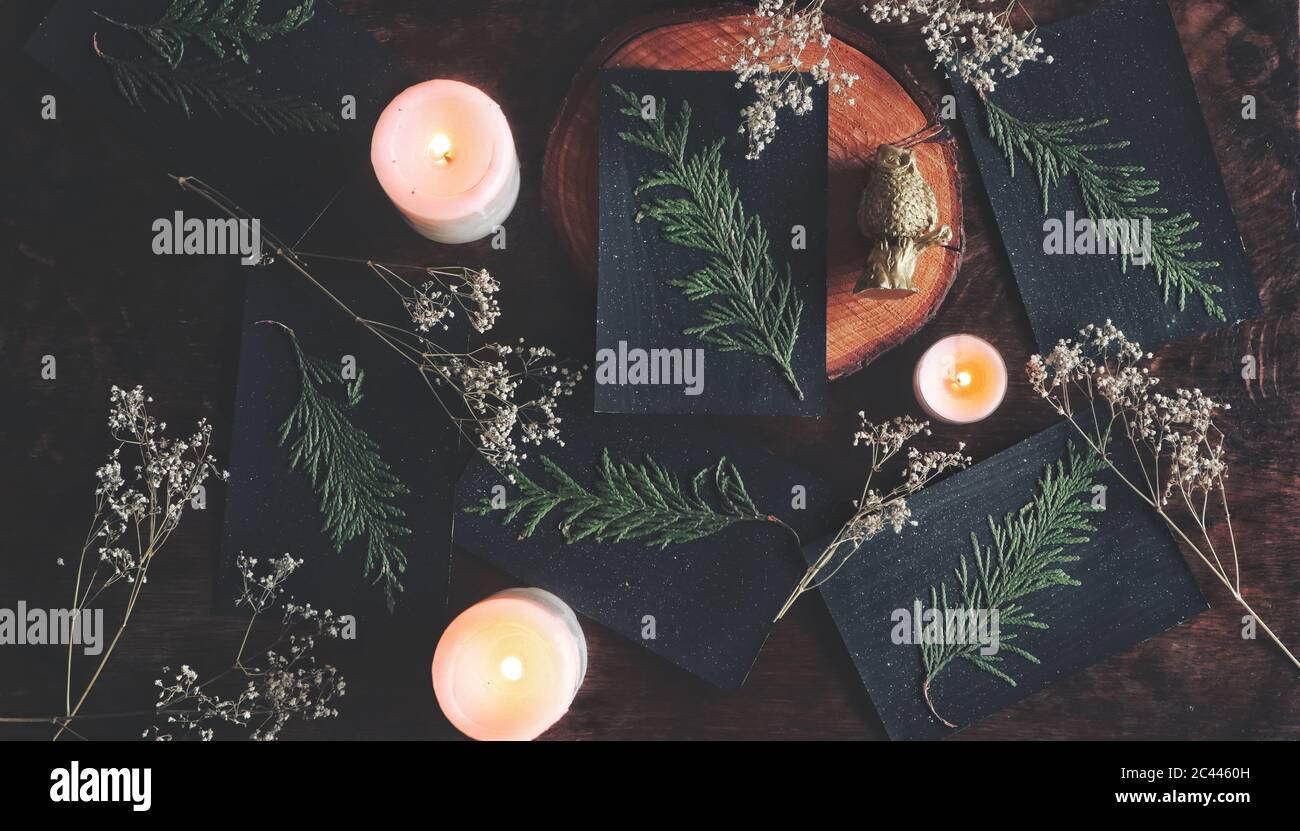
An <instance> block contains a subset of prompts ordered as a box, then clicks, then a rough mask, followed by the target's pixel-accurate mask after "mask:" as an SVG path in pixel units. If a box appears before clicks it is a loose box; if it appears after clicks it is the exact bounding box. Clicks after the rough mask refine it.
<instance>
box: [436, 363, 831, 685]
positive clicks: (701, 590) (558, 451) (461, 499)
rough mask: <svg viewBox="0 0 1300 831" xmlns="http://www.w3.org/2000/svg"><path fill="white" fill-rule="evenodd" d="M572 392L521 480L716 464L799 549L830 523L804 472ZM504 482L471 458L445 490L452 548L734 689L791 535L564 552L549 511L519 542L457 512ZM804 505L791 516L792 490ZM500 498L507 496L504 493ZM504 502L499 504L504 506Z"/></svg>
mask: <svg viewBox="0 0 1300 831" xmlns="http://www.w3.org/2000/svg"><path fill="white" fill-rule="evenodd" d="M591 395H592V390H591V387H590V386H584V387H581V388H580V389H579V391H578V392H577V393H575V395H574V398H573V399H571V400H569V401H567V402H566V404H568V405H569V406H567V411H568V412H571V413H572V415H565V418H564V431H565V435H566V437H567V439H566V446H565V447H562V448H556V447H548V448H542V449H541V450H540V451H536V450H532V449H531V448H530V452H529V456H530V459H529V461H528V462H527V463H526V465H525V466H524V470H525V472H526V473H527V474H528V476H529V477H530V478H533V479H534V480H535V481H538V482H539V483H544V484H546V485H548V486H550V485H552V484H553V482H552V481H551V480H550V479H549V477H547V476H546V474H545V473H544V472H541V471H540V470H539V467H540V465H539V463H538V461H537V458H536V456H537V455H539V453H545V455H547V456H549V457H550V458H552V459H554V460H555V461H556V462H558V463H559V464H560V465H561V467H562V468H563V469H564V470H566V471H567V472H568V473H569V474H570V475H572V476H573V477H574V478H575V479H577V480H578V482H579V483H581V484H582V485H583V486H585V487H588V488H590V487H591V486H592V484H593V483H594V482H595V481H596V479H597V469H596V463H597V460H598V459H599V458H600V453H601V450H602V448H605V447H608V448H609V450H610V454H611V456H613V457H614V458H616V459H619V460H624V461H642V460H643V459H644V457H645V454H647V453H649V454H650V455H651V456H652V457H653V458H654V460H655V461H656V462H658V463H660V464H661V465H663V466H665V467H668V468H670V469H672V470H674V471H676V472H678V473H679V474H681V475H682V478H683V480H684V481H686V482H688V481H689V478H690V476H691V475H693V474H694V473H695V472H696V471H697V470H699V469H701V468H703V467H707V466H711V465H713V464H715V463H716V462H717V460H718V458H719V457H720V456H726V457H727V459H728V460H729V461H731V462H734V463H735V465H736V466H737V468H738V469H739V470H740V472H741V475H742V477H743V479H744V481H745V485H746V487H747V488H748V490H749V493H750V495H751V496H752V497H753V500H754V503H755V505H757V506H758V508H759V510H761V511H769V512H771V513H773V514H776V515H777V516H779V517H781V518H782V519H783V520H785V521H786V522H788V523H789V524H790V525H791V526H792V527H794V528H795V529H796V530H797V531H798V532H799V534H800V536H801V537H802V538H804V539H809V538H812V537H814V536H820V535H821V534H824V533H826V532H827V531H828V530H829V529H830V528H831V527H832V526H833V524H834V523H835V522H836V521H842V519H843V517H844V515H845V512H846V507H847V506H846V505H845V504H844V503H843V501H842V500H839V499H837V498H836V497H835V496H834V495H833V494H832V493H831V490H830V488H829V487H827V486H826V485H825V484H824V483H823V482H821V481H820V480H818V479H817V478H815V477H813V476H812V475H811V474H809V473H807V472H806V471H803V470H800V469H799V468H797V467H794V466H793V465H791V464H789V463H788V462H785V461H783V460H781V459H778V458H776V457H774V456H771V455H769V454H768V453H766V452H764V451H763V450H760V449H758V448H755V447H753V446H748V445H745V444H742V443H740V442H738V441H735V440H734V439H731V438H729V437H726V436H723V435H720V434H717V433H712V432H706V431H703V430H701V429H699V428H698V427H692V426H691V425H689V424H688V423H687V422H686V421H684V420H683V419H681V418H669V417H655V416H643V417H635V418H631V417H627V416H617V415H603V414H593V413H591V412H590V408H591ZM503 484H505V478H504V477H503V476H502V475H501V474H500V473H498V472H497V471H496V470H494V469H493V468H492V467H491V466H489V465H488V464H487V463H486V462H484V461H482V460H478V461H475V462H474V463H472V464H471V465H470V466H469V468H468V469H467V470H466V472H465V475H464V477H462V479H461V481H460V483H459V484H458V485H457V488H456V526H455V528H456V530H455V535H456V543H457V546H458V547H460V548H465V549H467V550H469V551H470V552H472V553H474V554H476V555H478V556H479V557H482V558H483V559H485V560H487V561H489V562H491V563H493V564H495V565H497V566H499V567H501V568H503V569H505V570H506V571H509V572H510V573H511V574H513V575H515V576H516V577H518V578H519V580H520V582H521V584H524V585H530V586H540V587H541V588H544V589H547V590H549V591H552V592H554V593H555V594H557V595H559V596H560V597H561V598H563V599H564V600H565V601H566V602H567V603H569V604H570V605H572V606H573V607H574V608H575V609H576V610H577V611H578V612H580V613H581V614H583V615H585V616H586V617H588V618H591V619H592V620H595V621H596V622H598V623H600V624H603V625H604V626H606V627H608V628H610V629H611V630H613V631H614V632H617V633H618V634H620V635H622V636H623V637H625V638H627V639H628V640H629V641H631V642H632V643H635V644H639V645H641V646H644V647H645V648H646V649H648V650H650V651H651V652H654V653H656V654H658V655H661V656H662V657H664V658H667V659H668V660H669V661H672V662H673V663H675V664H677V665H678V666H680V667H682V668H683V669H686V670H688V671H689V672H692V673H694V674H695V675H697V676H699V677H701V678H703V679H705V680H707V681H710V682H712V683H713V684H715V685H717V686H719V687H722V688H725V689H735V688H738V687H740V686H741V684H743V683H744V680H745V676H746V675H747V674H748V672H749V669H750V666H751V665H752V664H753V662H754V659H755V657H756V656H757V654H758V651H759V648H760V647H761V646H762V645H763V641H764V640H765V639H766V637H767V632H768V627H769V626H770V624H771V621H772V618H773V617H775V615H776V613H777V611H778V610H779V609H780V607H781V604H782V603H783V602H784V601H785V599H786V597H787V596H789V594H790V591H791V590H792V589H793V588H794V586H795V583H796V582H797V581H798V579H799V577H800V575H801V574H802V573H803V566H802V564H801V562H800V558H799V548H798V545H797V544H796V542H795V541H794V539H793V537H791V536H790V535H789V534H788V533H787V532H785V531H783V530H782V529H781V528H779V527H777V526H776V525H774V524H772V523H765V522H746V523H741V524H738V525H733V526H732V527H731V528H729V529H727V530H726V531H724V532H722V533H720V534H717V535H715V536H712V537H708V538H705V539H703V540H699V541H696V542H693V543H689V544H686V545H678V546H670V547H669V548H667V549H664V550H660V549H657V548H651V547H648V546H646V545H643V544H641V543H639V542H623V543H597V542H592V541H587V540H584V541H581V542H576V543H572V544H566V543H565V542H564V540H563V538H562V536H561V534H560V531H559V527H558V526H559V522H560V519H561V516H562V515H561V513H560V512H558V511H556V512H553V513H552V514H551V515H550V516H548V517H547V518H546V519H545V520H544V521H543V522H542V523H541V525H539V526H538V528H537V531H536V532H535V533H534V534H533V535H532V536H531V537H528V538H526V539H519V530H518V522H516V523H513V524H511V525H510V526H509V527H507V526H503V525H502V524H501V522H500V517H499V516H496V515H494V514H491V513H489V514H487V515H486V516H479V515H477V514H472V513H468V512H465V510H464V509H465V508H466V507H467V506H469V505H472V504H477V503H478V502H480V501H481V500H482V499H483V498H485V497H487V496H490V495H491V494H492V489H493V487H494V486H497V485H503ZM797 487H802V489H803V492H804V493H806V496H807V503H806V507H804V508H802V509H799V510H796V509H794V508H793V507H792V503H793V501H794V500H795V497H796V494H795V490H794V489H795V488H797ZM506 488H507V490H506V493H507V494H508V495H509V494H512V493H513V491H511V490H510V486H509V485H506ZM507 498H508V497H507Z"/></svg>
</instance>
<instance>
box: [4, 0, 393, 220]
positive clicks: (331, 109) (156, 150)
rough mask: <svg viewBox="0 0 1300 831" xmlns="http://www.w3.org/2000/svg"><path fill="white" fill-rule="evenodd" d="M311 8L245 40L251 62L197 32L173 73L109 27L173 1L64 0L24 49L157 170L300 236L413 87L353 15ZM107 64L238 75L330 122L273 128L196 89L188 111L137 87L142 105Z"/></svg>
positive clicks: (264, 13) (277, 5) (271, 9)
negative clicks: (203, 185)
mask: <svg viewBox="0 0 1300 831" xmlns="http://www.w3.org/2000/svg"><path fill="white" fill-rule="evenodd" d="M217 5H218V4H216V3H211V4H209V6H210V7H211V8H213V9H215V8H216V6H217ZM302 5H303V3H302V0H265V2H263V3H262V4H261V7H260V9H259V11H258V14H257V18H256V19H257V21H258V22H259V23H263V24H269V23H274V22H276V21H279V20H281V19H282V18H283V17H284V16H285V14H286V13H287V12H289V11H291V10H293V9H295V8H298V7H300V6H302ZM309 5H310V6H311V15H310V18H309V19H307V20H306V22H305V23H303V24H302V25H301V26H300V27H299V28H297V29H295V30H293V31H290V32H287V33H285V34H283V35H278V36H275V37H271V38H270V39H268V40H265V41H264V42H251V41H247V39H246V41H247V42H246V47H247V49H246V51H247V53H248V57H249V61H248V62H247V63H244V62H243V61H242V60H241V59H240V58H239V57H237V56H236V55H235V54H234V52H233V51H232V50H231V49H229V48H227V49H226V54H225V57H224V58H219V57H217V56H216V55H215V54H214V53H213V52H212V51H211V50H209V49H208V48H207V47H206V46H204V45H203V43H202V42H201V41H200V40H199V39H198V38H187V39H185V41H184V52H183V54H182V55H181V57H180V60H179V62H178V64H177V66H176V67H175V69H167V68H166V61H164V59H163V58H161V57H160V56H159V55H158V54H157V53H156V52H155V51H154V50H153V49H152V48H151V47H150V46H149V44H148V42H147V41H146V40H145V39H144V38H142V37H140V36H139V35H138V34H136V33H135V32H133V31H131V30H129V29H127V28H124V26H122V25H116V24H114V23H112V22H110V20H113V21H118V22H119V23H121V24H128V25H129V24H151V23H154V22H155V21H157V20H159V19H160V18H161V17H162V16H163V14H164V12H166V11H167V10H168V8H169V6H170V0H147V2H138V0H62V2H59V3H56V4H55V5H54V7H53V8H52V9H51V10H50V13H49V15H48V16H47V17H46V18H45V20H44V22H42V24H41V26H40V28H39V29H38V30H37V31H36V32H35V33H34V34H33V35H32V37H31V39H30V40H29V41H28V43H27V47H26V51H27V53H28V54H29V55H31V56H32V57H33V58H35V59H36V60H37V61H38V62H39V63H41V64H42V65H44V66H45V67H46V68H47V69H49V70H51V71H52V72H54V74H56V75H57V76H59V77H60V78H61V79H62V80H63V81H65V82H66V83H67V84H69V85H70V86H71V87H72V88H73V89H74V91H75V92H76V93H77V95H78V102H77V105H81V104H86V105H90V106H95V107H98V108H100V109H101V110H102V111H103V112H104V113H105V114H106V115H107V116H108V117H110V118H112V119H113V120H114V121H115V122H117V123H118V124H119V125H120V126H121V127H123V128H124V129H127V130H129V131H130V132H131V134H132V135H134V136H136V137H137V138H138V139H139V141H140V143H141V146H142V147H143V148H144V149H145V150H146V151H148V153H149V154H150V156H151V158H152V159H153V160H154V161H156V163H157V169H158V171H159V172H160V173H163V172H166V173H173V174H177V175H185V176H196V177H198V178H200V179H203V180H204V181H207V182H210V183H212V184H214V185H217V186H218V187H220V188H221V189H222V190H224V191H227V192H230V193H238V194H240V195H241V198H242V199H243V200H245V202H246V203H247V204H249V205H255V206H256V208H257V211H258V213H257V216H258V217H259V218H261V219H262V221H263V222H265V223H267V224H268V225H270V226H272V227H274V228H275V229H276V230H277V231H278V233H279V234H280V235H281V237H282V238H284V239H285V240H287V241H289V242H290V243H294V242H297V241H298V240H299V239H300V238H301V237H302V235H303V234H304V233H305V232H306V230H307V229H308V228H310V227H311V225H312V224H313V222H315V221H316V219H317V218H318V217H319V216H320V214H321V212H322V211H323V210H324V209H325V207H326V205H328V204H329V201H330V200H331V199H332V198H333V197H334V196H335V195H336V194H337V193H338V192H339V190H340V189H341V188H342V187H343V186H344V184H345V183H346V182H347V181H348V180H349V179H351V178H352V177H353V176H355V175H356V174H357V173H358V172H359V171H361V170H363V169H366V167H367V165H366V160H367V159H368V148H369V146H370V134H371V131H372V130H373V128H374V124H375V121H376V120H377V119H378V118H379V113H380V112H381V111H382V110H383V108H384V106H385V105H386V104H387V103H388V102H389V101H390V100H392V98H393V96H394V95H396V94H397V93H398V92H400V91H401V89H402V88H403V87H404V86H406V84H407V81H406V79H405V77H404V76H403V72H402V70H401V69H400V68H399V67H398V65H397V62H396V60H395V59H394V58H393V56H392V55H391V53H389V52H388V51H387V50H386V49H384V47H383V46H381V45H380V44H379V43H378V42H377V41H376V40H375V39H374V38H373V37H371V36H370V33H369V32H367V31H365V30H364V29H362V28H361V27H360V26H359V25H358V24H357V23H356V22H355V21H354V20H353V19H352V18H350V17H348V16H347V15H344V14H340V13H339V12H338V11H337V10H336V9H335V8H334V7H333V6H332V5H331V4H330V3H328V2H324V0H316V2H314V3H311V4H309ZM241 6H242V4H241ZM97 49H98V52H97V51H96V50H97ZM101 55H102V56H106V57H101ZM109 59H113V60H119V61H125V62H130V63H131V65H133V66H148V67H151V68H153V69H155V70H157V71H159V72H161V74H162V75H163V76H164V77H169V78H182V77H187V74H192V73H196V72H197V73H212V77H210V78H208V80H207V83H208V84H209V85H210V86H211V85H215V84H216V83H218V82H217V81H214V80H213V78H216V77H232V78H238V79H239V83H238V85H239V86H240V87H241V89H243V90H244V91H245V92H246V94H248V95H256V96H260V97H264V98H266V97H282V96H291V97H294V98H297V99H299V100H300V101H302V102H304V103H306V104H310V105H314V106H316V107H318V108H319V109H320V110H321V111H322V112H323V114H324V117H327V118H328V119H329V121H330V122H331V123H332V129H323V130H320V131H316V132H304V131H302V130H297V129H283V130H279V131H277V132H275V133H271V132H269V131H268V130H266V129H265V128H263V127H261V126H259V125H257V124H254V123H251V122H250V121H247V120H245V119H244V118H242V117H241V116H239V115H238V114H236V113H235V112H232V111H229V110H226V109H223V110H222V112H220V113H216V112H213V111H212V109H210V108H209V106H208V105H207V104H206V103H203V101H202V98H201V97H200V95H199V94H198V93H196V92H195V91H194V90H193V89H192V88H191V89H190V92H189V94H188V95H187V98H188V100H189V104H190V116H189V117H186V116H185V114H184V111H183V110H182V109H180V108H179V107H177V106H175V105H173V104H169V103H165V102H164V101H162V100H159V99H158V98H156V97H153V96H152V95H151V94H149V93H148V91H147V89H148V85H147V84H146V85H144V86H141V87H140V89H141V90H142V91H141V93H140V96H139V100H140V103H141V104H142V105H143V106H142V107H137V106H134V105H133V104H132V103H130V102H129V101H128V100H127V99H126V98H125V97H124V96H123V95H122V93H121V92H120V90H119V88H118V86H117V84H116V83H115V80H114V75H113V72H112V71H111V68H110V66H109V63H108V60H109ZM56 97H57V96H56ZM59 106H61V107H69V106H74V104H73V103H72V102H69V101H62V102H60V104H59Z"/></svg>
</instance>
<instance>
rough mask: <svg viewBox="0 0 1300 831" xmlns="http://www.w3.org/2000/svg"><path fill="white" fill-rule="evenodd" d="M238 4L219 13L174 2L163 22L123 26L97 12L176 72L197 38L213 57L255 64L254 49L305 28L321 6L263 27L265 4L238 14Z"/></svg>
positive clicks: (300, 8) (248, 3) (307, 1)
mask: <svg viewBox="0 0 1300 831" xmlns="http://www.w3.org/2000/svg"><path fill="white" fill-rule="evenodd" d="M236 2H237V0H221V2H220V3H219V4H218V5H217V6H216V7H215V8H209V7H208V0H172V2H171V4H170V5H169V6H168V7H167V10H166V11H165V12H163V14H162V17H160V18H158V20H156V21H154V22H153V23H124V22H122V21H120V20H114V19H113V18H111V17H108V16H106V15H103V14H100V13H99V12H95V14H96V16H98V17H100V18H102V19H104V20H107V21H108V22H109V23H112V24H113V25H114V26H119V27H121V28H123V29H127V30H129V31H132V32H135V33H136V34H137V35H139V36H140V38H141V39H142V40H143V41H144V42H145V43H146V44H148V46H149V48H150V49H152V50H153V51H154V52H156V53H157V54H158V57H160V58H162V59H163V60H164V61H166V62H167V65H168V66H170V67H172V68H173V69H175V68H176V67H177V66H180V63H181V59H182V58H183V57H184V56H185V42H186V40H188V39H190V38H193V39H195V40H198V41H199V42H200V43H202V44H203V45H204V46H206V47H207V48H208V50H209V51H211V52H212V54H214V55H216V56H217V57H218V58H220V59H224V58H225V57H226V56H227V55H228V54H232V53H233V54H234V56H235V57H237V58H239V59H240V60H241V61H243V62H244V63H248V62H249V61H250V60H251V57H250V55H249V54H248V46H249V43H263V42H265V41H268V40H270V39H271V38H273V37H276V36H279V35H287V34H289V33H290V32H295V31H297V30H298V29H300V28H302V27H303V26H304V25H305V24H306V23H307V21H309V20H311V19H312V16H313V15H315V13H316V8H315V5H316V0H303V2H302V3H301V4H300V5H297V6H294V7H293V8H291V9H289V10H288V11H286V12H285V13H284V16H283V17H281V18H280V19H279V20H276V21H273V22H269V23H262V22H259V21H258V19H257V14H258V12H259V11H261V8H262V0H244V4H243V7H242V8H241V9H239V11H238V12H236V10H235V4H236Z"/></svg>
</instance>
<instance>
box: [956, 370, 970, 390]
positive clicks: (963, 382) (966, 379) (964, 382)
mask: <svg viewBox="0 0 1300 831" xmlns="http://www.w3.org/2000/svg"><path fill="white" fill-rule="evenodd" d="M970 381H971V378H970V373H969V372H966V371H965V370H962V371H961V372H958V373H957V386H959V387H969V386H970Z"/></svg>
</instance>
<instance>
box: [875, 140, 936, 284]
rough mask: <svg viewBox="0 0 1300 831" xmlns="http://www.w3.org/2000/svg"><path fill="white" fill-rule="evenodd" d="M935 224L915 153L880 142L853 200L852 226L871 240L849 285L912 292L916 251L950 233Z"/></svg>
mask: <svg viewBox="0 0 1300 831" xmlns="http://www.w3.org/2000/svg"><path fill="white" fill-rule="evenodd" d="M938 224H939V209H938V206H937V205H936V203H935V199H934V189H933V188H931V187H930V185H929V183H928V182H926V181H925V179H924V178H923V177H922V176H921V171H919V170H917V168H916V154H915V153H914V152H913V151H912V150H910V149H908V148H905V147H899V146H897V145H894V144H882V145H880V147H879V149H877V150H876V155H875V158H873V159H872V160H871V171H870V175H869V177H868V179H867V186H866V188H865V189H864V190H863V191H862V202H861V204H859V205H858V230H860V231H861V232H862V234H863V236H865V237H866V238H867V240H868V241H869V242H870V243H871V251H870V253H869V254H867V266H866V269H865V270H864V271H863V272H862V276H861V277H859V278H858V284H857V285H856V286H854V287H853V291H854V292H855V293H867V294H870V295H872V296H876V297H905V296H907V295H909V294H911V293H913V292H915V291H916V288H915V287H914V286H913V285H912V273H913V272H914V271H915V270H916V257H917V255H918V254H920V253H921V252H922V251H924V250H925V249H927V248H929V247H930V246H932V245H943V244H945V243H947V242H948V241H949V240H950V239H952V229H950V228H949V227H948V226H947V225H944V226H942V227H940V228H938V229H937V230H936V228H935V226H936V225H938Z"/></svg>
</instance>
